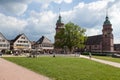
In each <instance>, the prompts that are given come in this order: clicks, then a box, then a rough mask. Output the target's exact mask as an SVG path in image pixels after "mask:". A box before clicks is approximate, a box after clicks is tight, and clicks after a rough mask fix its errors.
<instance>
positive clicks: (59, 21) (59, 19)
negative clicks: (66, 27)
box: [57, 8, 62, 23]
mask: <svg viewBox="0 0 120 80" xmlns="http://www.w3.org/2000/svg"><path fill="white" fill-rule="evenodd" d="M61 18H62V17H61V14H60V8H59V18H58V20H57V23H62V20H61Z"/></svg>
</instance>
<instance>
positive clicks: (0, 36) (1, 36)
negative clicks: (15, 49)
mask: <svg viewBox="0 0 120 80" xmlns="http://www.w3.org/2000/svg"><path fill="white" fill-rule="evenodd" d="M0 43H7V44H9V42H8V40H7V39H6V38H5V37H4V36H3V34H2V33H0Z"/></svg>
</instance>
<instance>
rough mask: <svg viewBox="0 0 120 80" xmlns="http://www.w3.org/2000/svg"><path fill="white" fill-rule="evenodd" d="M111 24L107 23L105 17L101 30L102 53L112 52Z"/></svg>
mask: <svg viewBox="0 0 120 80" xmlns="http://www.w3.org/2000/svg"><path fill="white" fill-rule="evenodd" d="M112 31H113V29H112V24H111V22H110V21H109V17H108V15H106V18H105V21H104V23H103V29H102V36H103V39H102V51H103V52H113V51H114V44H113V34H112Z"/></svg>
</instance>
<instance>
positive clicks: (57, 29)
mask: <svg viewBox="0 0 120 80" xmlns="http://www.w3.org/2000/svg"><path fill="white" fill-rule="evenodd" d="M61 18H62V17H61V15H59V18H58V20H57V22H56V33H57V32H59V30H60V29H62V28H64V23H62V21H61Z"/></svg>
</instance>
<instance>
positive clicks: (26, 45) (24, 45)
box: [13, 35, 31, 50]
mask: <svg viewBox="0 0 120 80" xmlns="http://www.w3.org/2000/svg"><path fill="white" fill-rule="evenodd" d="M13 48H14V49H15V50H17V49H25V50H28V49H31V42H30V41H29V40H28V39H27V38H26V36H24V35H22V36H20V37H19V38H18V39H17V40H16V41H15V42H14V44H13Z"/></svg>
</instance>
